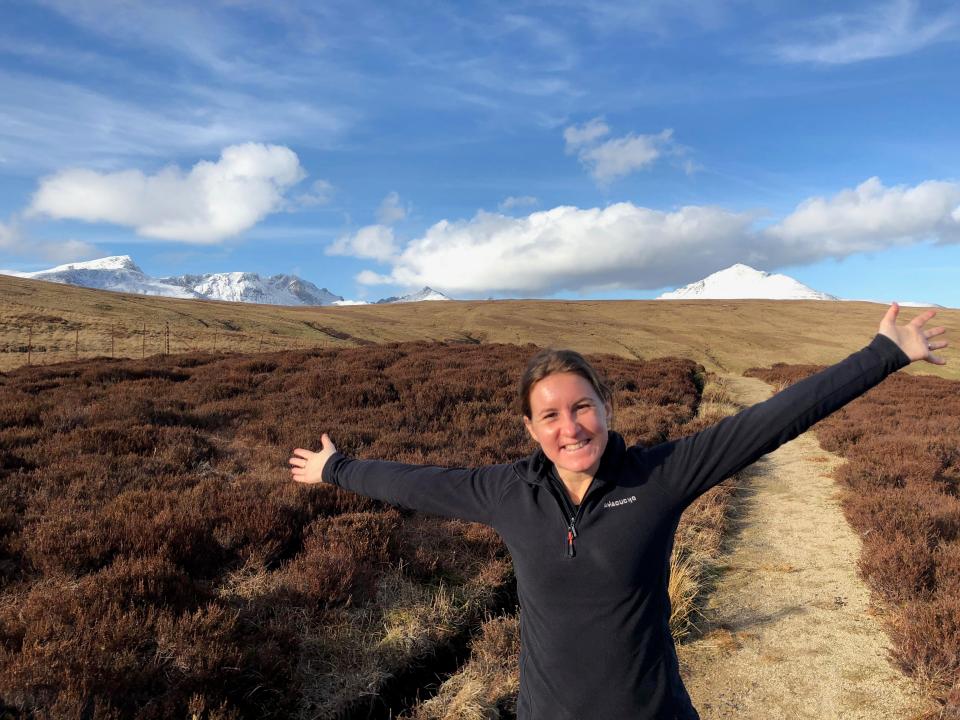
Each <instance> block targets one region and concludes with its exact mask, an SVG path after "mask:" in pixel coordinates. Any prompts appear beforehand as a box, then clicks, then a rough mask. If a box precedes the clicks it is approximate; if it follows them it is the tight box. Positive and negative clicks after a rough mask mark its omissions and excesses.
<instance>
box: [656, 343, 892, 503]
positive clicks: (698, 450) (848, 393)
mask: <svg viewBox="0 0 960 720" xmlns="http://www.w3.org/2000/svg"><path fill="white" fill-rule="evenodd" d="M909 364H910V359H909V358H908V357H907V356H906V354H905V353H904V352H903V351H902V350H901V349H900V348H899V347H898V346H897V344H896V343H895V342H893V341H892V340H890V339H889V338H887V337H886V336H885V335H879V334H878V335H877V336H876V337H874V339H873V340H872V341H871V342H870V344H869V345H867V347H865V348H863V349H862V350H858V351H857V352H855V353H853V354H852V355H850V356H849V357H847V358H846V359H844V360H841V361H840V362H838V363H837V364H836V365H832V366H830V367H828V368H826V369H824V370H821V371H820V372H818V373H816V374H814V375H811V376H810V377H808V378H805V379H803V380H801V381H799V382H797V383H794V384H793V385H791V386H790V387H788V388H786V389H785V390H783V391H782V392H779V393H777V394H776V395H774V396H773V397H772V398H770V399H769V400H766V401H764V402H761V403H757V404H756V405H753V406H752V407H749V408H746V409H744V410H742V411H740V412H739V413H737V414H736V415H732V416H730V417H727V418H724V419H723V420H721V421H719V422H718V423H716V424H715V425H712V426H711V427H709V428H706V429H705V430H702V431H701V432H699V433H697V434H695V435H691V436H689V437H685V438H681V439H679V440H676V441H673V442H668V443H663V444H661V445H658V446H656V447H654V448H651V449H650V450H649V451H646V453H645V454H646V455H647V457H646V463H647V468H648V471H649V473H650V476H649V477H650V479H651V480H652V481H655V482H659V483H661V484H662V487H663V490H664V491H665V492H666V493H667V494H668V495H669V496H670V497H671V500H672V501H673V503H675V504H676V505H678V506H679V507H680V508H681V509H682V508H685V507H687V506H688V505H689V504H690V503H692V502H693V501H694V500H695V499H696V498H697V497H698V496H700V495H702V494H703V493H704V492H706V491H707V490H709V489H710V488H711V487H713V486H714V485H716V484H717V483H719V482H720V481H721V480H724V479H725V478H728V477H730V476H731V475H733V474H734V473H736V472H738V471H740V470H742V469H743V468H745V467H746V466H747V465H749V464H750V463H752V462H754V461H756V460H758V459H759V458H760V457H762V456H763V455H766V454H767V453H770V452H773V451H774V450H776V449H777V448H778V447H780V446H781V445H783V444H784V443H786V442H789V441H790V440H792V439H793V438H795V437H797V436H798V435H800V434H801V433H802V432H804V431H805V430H806V429H807V428H809V427H810V426H811V425H813V424H814V423H816V422H817V421H818V420H821V419H823V418H825V417H827V416H828V415H830V414H831V413H832V412H834V411H835V410H839V409H840V408H841V407H843V406H844V405H846V404H847V403H848V402H850V401H851V400H854V399H856V398H857V397H859V396H860V395H862V394H863V393H865V392H866V391H867V390H869V389H870V388H872V387H873V386H874V385H876V384H877V383H879V382H880V381H881V380H883V379H884V378H885V377H886V376H887V375H889V374H891V373H893V372H895V371H897V370H899V369H900V368H902V367H904V366H905V365H909Z"/></svg>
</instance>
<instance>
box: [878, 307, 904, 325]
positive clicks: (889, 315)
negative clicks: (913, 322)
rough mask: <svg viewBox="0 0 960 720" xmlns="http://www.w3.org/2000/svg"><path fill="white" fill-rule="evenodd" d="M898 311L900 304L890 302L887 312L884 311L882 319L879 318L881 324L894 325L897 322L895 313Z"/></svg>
mask: <svg viewBox="0 0 960 720" xmlns="http://www.w3.org/2000/svg"><path fill="white" fill-rule="evenodd" d="M899 313H900V306H899V305H898V304H897V303H895V302H894V303H890V307H889V308H887V312H886V314H885V315H884V316H883V320H881V324H883V323H887V324H890V325H896V324H897V315H898V314H899Z"/></svg>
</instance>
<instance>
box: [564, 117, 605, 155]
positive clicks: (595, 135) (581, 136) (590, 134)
mask: <svg viewBox="0 0 960 720" xmlns="http://www.w3.org/2000/svg"><path fill="white" fill-rule="evenodd" d="M609 133H610V128H609V127H608V126H607V124H606V123H605V122H604V121H603V119H602V118H598V117H596V118H593V120H590V121H588V122H585V123H584V124H583V125H580V126H579V127H578V126H577V125H571V126H570V127H568V128H566V129H565V130H564V131H563V139H564V141H565V142H566V144H567V153H568V154H572V153H574V152H576V151H577V150H579V149H580V148H582V147H584V146H585V145H593V144H594V143H596V141H597V140H599V139H600V138H602V137H604V136H606V135H608V134H609Z"/></svg>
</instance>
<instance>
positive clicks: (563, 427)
mask: <svg viewBox="0 0 960 720" xmlns="http://www.w3.org/2000/svg"><path fill="white" fill-rule="evenodd" d="M560 431H561V432H562V433H563V434H565V435H568V436H570V437H576V435H577V433H578V432H580V423H579V422H578V421H577V417H576V415H574V414H573V413H571V412H565V413H563V414H562V415H561V416H560Z"/></svg>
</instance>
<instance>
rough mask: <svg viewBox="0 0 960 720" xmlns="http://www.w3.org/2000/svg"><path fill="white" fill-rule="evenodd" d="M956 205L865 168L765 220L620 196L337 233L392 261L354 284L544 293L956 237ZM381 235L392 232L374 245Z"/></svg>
mask: <svg viewBox="0 0 960 720" xmlns="http://www.w3.org/2000/svg"><path fill="white" fill-rule="evenodd" d="M958 208H960V184H958V183H951V182H942V181H927V182H923V183H920V184H918V185H916V186H912V187H907V186H897V187H891V188H886V187H884V186H883V185H882V183H881V182H880V181H879V180H877V179H876V178H871V179H869V180H867V181H866V182H864V183H862V184H861V185H859V186H858V187H856V188H854V189H849V190H844V191H842V192H840V193H838V194H837V195H835V196H834V197H831V198H823V197H814V198H810V199H808V200H806V201H804V202H802V203H800V205H798V206H797V208H796V210H795V211H794V212H792V213H791V214H789V215H788V216H787V217H785V218H783V219H782V220H780V221H779V222H777V223H775V224H773V225H771V226H769V227H767V228H765V229H760V228H758V227H757V221H758V220H759V219H760V215H759V214H757V213H752V212H737V211H733V210H727V209H725V208H721V207H709V206H687V207H681V208H678V209H675V210H672V211H661V210H653V209H650V208H645V207H638V206H636V205H633V204H631V203H617V204H615V205H610V206H608V207H605V208H586V209H581V208H576V207H556V208H553V209H552V210H546V211H541V212H534V213H531V214H530V215H527V216H525V217H517V218H514V217H507V216H505V215H501V214H497V213H487V212H480V213H478V214H477V215H476V216H474V217H473V218H470V219H468V220H458V221H449V220H441V221H440V222H437V223H435V224H434V225H433V226H432V227H430V228H428V229H427V231H426V232H425V233H424V234H423V235H422V236H420V237H418V238H415V239H413V240H411V241H410V242H408V243H407V244H406V246H405V247H403V248H402V249H401V248H399V243H398V242H397V240H396V238H395V237H394V236H393V233H392V231H391V229H390V228H387V227H384V226H372V227H370V228H364V229H363V230H361V231H360V233H357V235H355V236H353V237H352V238H345V239H343V240H342V241H338V242H339V243H340V248H339V249H340V250H341V251H342V252H345V253H351V254H356V255H358V256H360V257H374V258H375V259H377V260H381V261H388V262H389V263H390V265H391V268H390V270H389V272H385V273H376V272H373V271H371V270H364V271H363V272H361V273H360V274H359V275H358V276H357V281H358V282H360V283H362V284H366V285H379V284H395V285H401V286H405V287H411V288H414V287H416V288H419V287H423V286H424V285H429V286H430V287H434V288H438V289H440V290H442V291H443V292H448V293H453V294H455V295H458V296H461V297H469V296H471V295H473V296H482V295H486V294H489V293H502V294H516V295H521V296H532V295H541V296H542V295H549V294H552V293H556V292H559V291H574V292H587V291H591V290H596V289H601V288H603V289H615V288H626V289H657V288H662V287H665V286H675V285H681V284H684V283H688V282H691V281H693V280H697V279H700V278H702V277H704V276H706V275H708V274H709V273H711V272H715V271H716V270H719V269H721V268H724V267H727V266H729V265H732V264H734V263H737V262H744V263H748V264H752V265H756V266H759V267H764V268H767V269H774V268H777V267H781V266H784V265H790V264H797V263H808V262H816V261H818V260H822V259H825V258H843V257H846V256H848V255H851V254H853V253H857V252H864V251H877V250H882V249H884V248H887V247H891V246H895V245H900V244H906V243H913V242H922V241H927V240H931V239H932V240H936V241H938V242H960V209H958ZM363 233H367V234H368V236H367V237H365V238H361V235H362V234H363ZM387 233H389V235H387ZM378 237H382V238H388V240H389V242H386V241H385V240H381V243H380V244H379V245H378V243H376V242H373V240H372V239H375V238H378ZM372 246H373V247H381V249H379V250H377V249H371V247H372ZM351 248H353V249H354V250H355V251H352V250H351Z"/></svg>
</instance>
